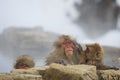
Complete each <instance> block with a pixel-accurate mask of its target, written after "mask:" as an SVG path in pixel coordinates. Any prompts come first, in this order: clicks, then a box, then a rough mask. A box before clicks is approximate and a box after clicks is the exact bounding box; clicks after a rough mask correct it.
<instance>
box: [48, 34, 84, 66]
mask: <svg viewBox="0 0 120 80" xmlns="http://www.w3.org/2000/svg"><path fill="white" fill-rule="evenodd" d="M83 52H84V51H83V50H82V47H81V45H80V44H78V43H77V42H76V41H75V40H74V39H72V38H71V37H70V36H69V35H61V36H59V38H58V39H57V40H56V41H55V42H54V50H53V51H52V52H51V53H50V54H49V55H48V57H47V58H46V64H47V65H49V64H51V63H59V64H63V65H66V64H79V63H85V59H84V57H85V54H84V53H83Z"/></svg>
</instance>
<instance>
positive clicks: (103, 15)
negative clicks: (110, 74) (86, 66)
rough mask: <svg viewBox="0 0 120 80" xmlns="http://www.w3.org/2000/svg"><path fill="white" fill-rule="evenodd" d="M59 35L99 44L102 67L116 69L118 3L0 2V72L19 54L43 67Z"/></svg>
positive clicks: (119, 28)
mask: <svg viewBox="0 0 120 80" xmlns="http://www.w3.org/2000/svg"><path fill="white" fill-rule="evenodd" d="M61 34H67V35H71V36H72V37H73V38H75V39H76V40H77V41H78V42H79V43H80V44H87V43H94V42H98V43H100V44H101V45H103V48H104V50H105V56H104V57H105V59H104V62H105V64H107V65H111V66H116V67H119V68H120V37H119V36H120V0H0V72H9V71H10V70H11V69H12V68H13V64H14V60H15V59H16V57H18V56H20V55H22V54H28V55H30V56H32V57H33V58H34V60H35V62H36V66H41V65H44V60H45V57H46V56H47V55H48V54H49V53H50V51H51V50H52V48H53V47H52V44H53V42H54V41H55V39H56V38H57V37H58V36H59V35H61ZM83 47H84V45H83Z"/></svg>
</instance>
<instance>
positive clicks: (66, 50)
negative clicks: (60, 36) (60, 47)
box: [65, 47, 73, 52]
mask: <svg viewBox="0 0 120 80" xmlns="http://www.w3.org/2000/svg"><path fill="white" fill-rule="evenodd" d="M72 51H73V49H72V48H71V47H68V48H65V52H72Z"/></svg>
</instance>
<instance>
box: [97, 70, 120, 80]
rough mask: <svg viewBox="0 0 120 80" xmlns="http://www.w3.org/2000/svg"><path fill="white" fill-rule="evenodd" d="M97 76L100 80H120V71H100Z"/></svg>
mask: <svg viewBox="0 0 120 80" xmlns="http://www.w3.org/2000/svg"><path fill="white" fill-rule="evenodd" d="M97 74H98V77H99V80H120V70H117V71H115V70H100V71H97Z"/></svg>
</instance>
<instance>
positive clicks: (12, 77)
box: [0, 73, 42, 80]
mask: <svg viewBox="0 0 120 80" xmlns="http://www.w3.org/2000/svg"><path fill="white" fill-rule="evenodd" d="M0 80H42V76H40V75H30V74H12V73H10V74H9V73H1V74H0Z"/></svg>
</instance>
